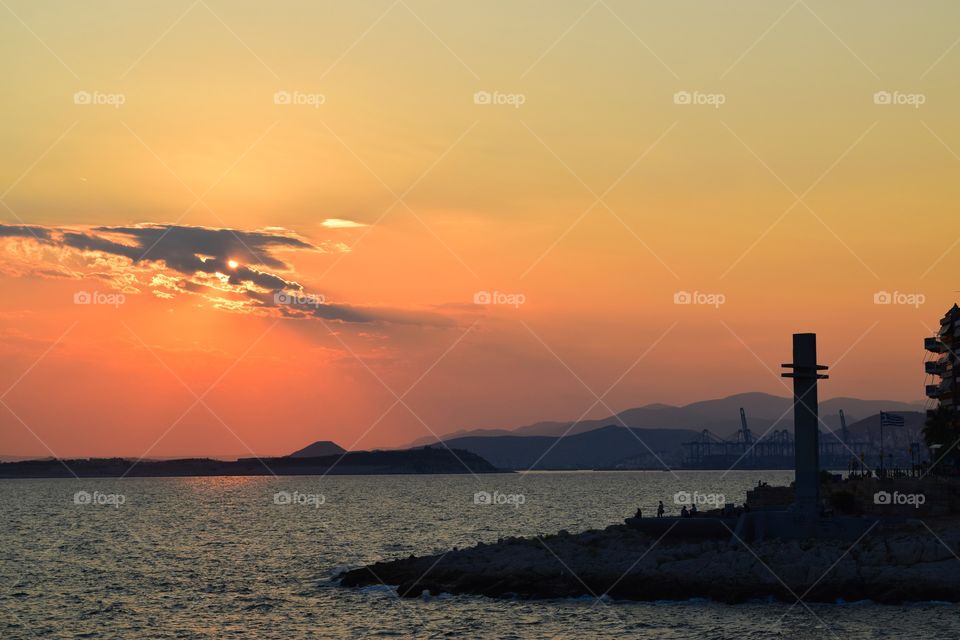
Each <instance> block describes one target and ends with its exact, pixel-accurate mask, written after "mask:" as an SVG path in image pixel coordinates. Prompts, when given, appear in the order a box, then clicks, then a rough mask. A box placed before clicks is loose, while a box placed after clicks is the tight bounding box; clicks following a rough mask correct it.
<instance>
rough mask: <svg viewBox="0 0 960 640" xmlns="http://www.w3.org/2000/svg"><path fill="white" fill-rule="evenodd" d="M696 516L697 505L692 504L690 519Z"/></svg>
mask: <svg viewBox="0 0 960 640" xmlns="http://www.w3.org/2000/svg"><path fill="white" fill-rule="evenodd" d="M695 515H697V505H696V504H692V505H690V517H691V518H692V517H693V516H695Z"/></svg>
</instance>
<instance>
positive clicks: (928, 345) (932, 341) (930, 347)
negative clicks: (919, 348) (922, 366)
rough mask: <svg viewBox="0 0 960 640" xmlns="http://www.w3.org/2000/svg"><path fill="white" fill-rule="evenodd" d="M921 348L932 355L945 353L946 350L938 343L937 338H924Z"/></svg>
mask: <svg viewBox="0 0 960 640" xmlns="http://www.w3.org/2000/svg"><path fill="white" fill-rule="evenodd" d="M923 348H924V349H926V350H927V351H932V352H933V353H946V352H947V348H946V347H945V346H944V345H943V343H942V342H940V340H939V338H924V339H923Z"/></svg>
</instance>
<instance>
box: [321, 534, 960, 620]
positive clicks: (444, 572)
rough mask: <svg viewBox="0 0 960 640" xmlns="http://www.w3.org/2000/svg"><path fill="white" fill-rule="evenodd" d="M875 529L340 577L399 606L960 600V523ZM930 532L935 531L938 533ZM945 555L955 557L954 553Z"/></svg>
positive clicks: (634, 546) (451, 561) (443, 561)
mask: <svg viewBox="0 0 960 640" xmlns="http://www.w3.org/2000/svg"><path fill="white" fill-rule="evenodd" d="M929 522H930V523H931V524H932V525H933V526H932V528H931V529H928V528H927V526H928V525H926V524H925V522H924V521H919V520H918V521H911V520H907V521H904V522H900V523H890V524H883V525H879V526H878V527H877V528H876V530H873V531H871V532H870V533H869V534H868V535H866V536H864V537H863V538H862V539H861V540H859V541H858V543H857V544H854V545H852V544H851V543H850V542H841V541H837V540H800V541H783V540H773V541H761V542H756V543H750V544H747V543H744V542H743V541H740V540H737V539H731V540H710V541H691V540H682V539H677V538H676V537H671V536H670V535H666V536H664V537H663V538H662V539H659V541H658V539H656V538H654V537H652V536H648V535H645V534H643V533H642V532H640V531H637V530H635V529H632V528H630V527H627V526H625V525H611V526H609V527H607V528H606V529H602V530H589V531H584V532H582V533H579V534H569V533H566V532H560V533H558V534H554V535H550V536H544V537H534V538H506V539H502V540H500V541H498V542H497V543H495V544H483V543H481V544H478V545H476V546H474V547H470V548H467V549H452V550H450V551H448V552H446V553H444V554H433V555H428V556H420V557H417V556H410V557H408V558H403V559H395V560H389V561H382V562H377V563H374V564H372V565H367V566H364V567H360V568H357V569H353V570H350V571H345V572H343V573H341V574H339V575H338V576H336V578H335V579H336V581H337V582H339V584H340V585H341V587H345V588H353V587H365V586H371V585H383V584H386V585H389V586H391V587H396V588H397V593H398V595H400V596H401V597H407V598H414V597H420V596H421V595H422V594H424V592H427V593H429V594H430V595H431V596H435V595H439V594H441V593H450V594H470V595H480V596H486V597H491V598H519V599H530V600H551V599H557V598H561V599H562V598H578V597H584V596H589V597H594V598H595V597H598V596H601V595H606V596H609V597H610V598H612V599H614V600H630V601H646V602H652V601H663V600H667V601H678V602H680V601H688V600H691V599H707V600H710V601H715V602H720V603H726V604H742V603H746V602H750V601H755V600H770V599H774V600H777V601H781V602H786V603H789V604H793V603H795V602H796V601H797V600H798V599H800V598H802V599H803V600H804V601H805V602H818V603H837V602H840V601H842V602H857V601H872V602H874V603H877V604H903V603H905V602H960V560H958V557H957V555H956V549H958V548H960V522H958V521H957V519H955V518H930V519H929ZM933 532H936V534H935V535H934V534H933ZM948 546H949V548H948Z"/></svg>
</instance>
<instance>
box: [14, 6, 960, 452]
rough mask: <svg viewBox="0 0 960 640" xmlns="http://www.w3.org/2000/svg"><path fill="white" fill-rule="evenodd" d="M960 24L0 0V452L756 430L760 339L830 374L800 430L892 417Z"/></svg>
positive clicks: (902, 378)
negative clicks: (826, 411) (813, 354)
mask: <svg viewBox="0 0 960 640" xmlns="http://www.w3.org/2000/svg"><path fill="white" fill-rule="evenodd" d="M958 18H960V7H958V6H957V5H956V4H955V3H951V2H933V1H928V2H920V3H911V5H910V6H907V5H905V4H904V3H895V2H889V3H887V2H879V3H878V2H875V1H872V0H871V1H869V2H868V1H862V2H844V3H842V4H841V5H837V4H836V3H829V2H816V1H813V0H808V1H804V2H792V1H785V2H779V1H769V0H765V1H759V0H758V1H756V2H734V3H722V4H720V3H707V2H685V3H657V4H649V3H634V2H625V1H615V0H604V1H603V2H598V3H591V2H573V1H570V2H557V1H551V2H547V1H546V0H543V1H534V2H525V3H520V4H518V3H514V2H507V1H502V2H485V3H467V2H449V1H444V2H440V1H439V0H438V1H424V0H402V1H398V2H394V1H392V0H384V1H376V2H374V1H370V2H367V1H364V2H359V3H349V4H348V3H326V4H317V3H313V2H309V3H308V2H279V3H273V4H271V7H270V8H269V9H266V8H265V7H264V6H263V5H262V3H254V2H222V1H221V2H214V1H206V0H205V1H203V2H197V3H192V2H188V1H184V2H164V3H160V2H146V3H138V4H137V5H136V6H133V5H126V4H123V3H117V4H109V5H107V4H104V5H101V4H95V5H89V4H81V5H76V6H74V5H65V6H57V7H56V8H53V7H43V6H38V5H37V4H36V3H31V2H26V1H24V0H8V2H7V4H6V5H5V6H3V7H0V59H2V60H4V63H3V69H4V72H5V73H4V81H3V83H2V85H3V88H4V94H3V96H4V99H3V101H2V102H0V113H2V118H0V139H2V140H3V149H4V152H3V154H0V225H3V226H2V227H0V283H2V287H3V295H2V296H0V333H2V336H3V340H2V342H0V345H2V346H0V350H2V358H0V398H2V404H0V434H2V435H0V454H2V455H51V454H55V455H60V456H85V455H128V456H139V455H144V454H146V455H149V456H172V455H186V454H191V455H226V454H235V455H249V454H250V453H256V454H260V455H267V454H280V453H286V452H289V451H291V450H293V449H296V448H299V447H301V446H303V445H304V444H306V443H307V442H309V441H312V440H317V439H330V440H334V441H336V442H338V443H339V444H341V445H342V446H344V447H348V448H358V449H359V448H371V447H375V446H394V445H401V444H404V443H406V442H409V441H411V440H414V439H416V438H420V437H422V436H425V435H430V434H431V433H435V434H443V433H445V432H449V431H452V430H455V429H461V428H471V427H512V426H516V425H520V424H525V423H530V422H536V421H539V420H554V419H556V420H560V419H575V418H577V417H579V416H581V415H584V414H586V417H590V418H599V417H602V416H604V415H608V414H609V413H611V412H613V411H619V410H622V409H625V408H628V407H632V406H638V405H641V404H645V403H650V402H668V403H686V402H691V401H695V400H700V399H705V398H709V397H718V396H722V395H726V394H730V393H736V392H742V391H753V390H760V391H767V392H770V393H777V394H781V395H786V394H787V393H788V391H787V388H786V387H785V386H784V385H783V381H781V380H780V378H779V377H778V375H779V367H778V365H779V363H781V362H786V361H787V360H788V358H789V349H790V337H789V336H790V333H792V332H794V331H816V332H817V333H818V334H819V341H820V351H821V360H822V361H823V362H825V363H827V364H830V365H832V366H833V371H832V372H831V373H832V375H831V379H830V380H829V381H828V382H826V383H825V384H824V387H823V389H822V391H821V393H822V397H831V396H839V395H852V396H859V397H867V398H890V399H898V400H908V401H913V400H922V399H923V393H922V392H923V384H924V375H923V368H922V361H923V359H924V352H923V350H922V338H923V337H924V336H925V335H927V334H929V333H931V332H932V331H933V328H934V327H935V326H936V324H937V321H938V320H939V318H940V317H941V315H942V314H943V312H944V311H945V310H946V309H947V308H948V307H949V306H950V305H951V304H952V303H953V302H954V301H956V300H957V298H958V296H960V294H958V293H957V290H958V289H960V279H958V277H957V274H958V268H957V266H958V261H960V247H958V244H960V216H958V215H957V204H956V203H957V202H958V201H960V198H958V185H960V181H958V180H957V175H958V173H960V155H958V153H960V130H958V129H957V125H956V116H955V114H956V112H957V106H958V105H960V91H958V86H957V83H956V78H957V77H958V73H957V72H958V70H960V45H958V38H960V32H958V31H957V29H956V25H957V24H960V20H958ZM228 260H234V261H236V263H237V264H236V265H235V266H231V265H230V264H228V262H227V261H228ZM478 292H490V293H491V294H492V293H493V292H497V293H498V294H500V295H498V296H496V297H494V296H491V298H494V299H493V300H492V302H493V303H491V304H476V303H475V296H476V294H478ZM682 292H689V293H690V294H691V296H692V294H694V293H696V294H698V295H697V296H692V297H693V298H694V302H700V303H703V304H675V297H676V296H677V294H678V293H680V294H681V295H680V298H678V299H680V300H682V299H683V296H682ZM878 292H889V293H891V294H893V293H894V292H896V293H897V294H899V295H897V296H895V297H893V298H894V299H893V303H892V304H875V301H874V298H875V295H876V294H877V293H878ZM83 293H89V294H90V295H91V302H92V303H91V304H77V303H75V297H76V296H77V294H81V296H80V298H79V299H78V300H79V301H80V302H82V301H83V296H82V294H83ZM118 294H122V298H119V297H117V296H118ZM504 294H506V295H504ZM278 296H279V297H278ZM476 300H478V301H480V302H483V301H484V300H483V298H482V297H481V298H476ZM118 301H122V303H121V302H118ZM718 302H722V303H721V304H716V303H718ZM516 303H519V304H516ZM711 303H712V304H711ZM596 396H601V397H602V402H597V397H596ZM398 398H399V400H398ZM665 426H666V425H665Z"/></svg>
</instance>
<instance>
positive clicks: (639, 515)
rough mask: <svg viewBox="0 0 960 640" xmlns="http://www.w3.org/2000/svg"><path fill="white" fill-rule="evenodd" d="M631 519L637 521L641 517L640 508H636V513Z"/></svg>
mask: <svg viewBox="0 0 960 640" xmlns="http://www.w3.org/2000/svg"><path fill="white" fill-rule="evenodd" d="M633 517H634V518H636V519H637V520H639V519H640V518H642V517H643V513H641V512H640V507H637V512H636V513H635V514H633Z"/></svg>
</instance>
